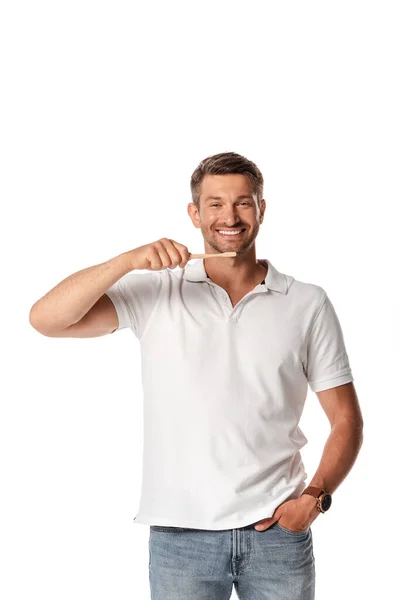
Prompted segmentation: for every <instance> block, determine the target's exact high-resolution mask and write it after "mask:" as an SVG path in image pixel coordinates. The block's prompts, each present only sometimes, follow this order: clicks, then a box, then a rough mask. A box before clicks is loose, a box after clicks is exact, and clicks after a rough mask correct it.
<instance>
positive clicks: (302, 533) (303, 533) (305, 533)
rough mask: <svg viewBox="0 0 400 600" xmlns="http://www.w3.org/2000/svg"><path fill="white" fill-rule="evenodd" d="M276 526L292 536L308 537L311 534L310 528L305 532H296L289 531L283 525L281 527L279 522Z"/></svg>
mask: <svg viewBox="0 0 400 600" xmlns="http://www.w3.org/2000/svg"><path fill="white" fill-rule="evenodd" d="M275 525H276V526H277V527H278V529H280V530H281V531H284V532H285V533H289V534H291V535H307V533H308V532H309V530H310V528H309V527H307V529H305V530H304V531H295V530H294V529H287V528H286V527H284V526H283V525H281V524H280V523H278V521H276V522H275Z"/></svg>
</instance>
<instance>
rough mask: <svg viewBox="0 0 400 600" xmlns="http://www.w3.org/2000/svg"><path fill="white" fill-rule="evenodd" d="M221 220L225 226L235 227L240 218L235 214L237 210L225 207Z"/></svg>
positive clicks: (232, 207) (233, 207)
mask: <svg viewBox="0 0 400 600" xmlns="http://www.w3.org/2000/svg"><path fill="white" fill-rule="evenodd" d="M222 220H223V222H224V224H225V225H227V226H229V227H232V226H233V225H236V223H238V222H239V221H240V217H239V215H238V214H237V209H236V208H235V206H226V207H225V208H224V213H223V215H222Z"/></svg>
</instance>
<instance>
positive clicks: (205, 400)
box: [30, 152, 363, 600]
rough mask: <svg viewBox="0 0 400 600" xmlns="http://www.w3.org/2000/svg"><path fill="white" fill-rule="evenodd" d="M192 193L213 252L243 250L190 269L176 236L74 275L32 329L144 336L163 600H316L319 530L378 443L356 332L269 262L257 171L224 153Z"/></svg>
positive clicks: (150, 471) (315, 289) (155, 575)
mask: <svg viewBox="0 0 400 600" xmlns="http://www.w3.org/2000/svg"><path fill="white" fill-rule="evenodd" d="M191 191H192V200H193V201H192V202H191V203H189V205H188V213H189V216H190V218H191V220H192V222H193V224H194V226H195V227H196V228H198V229H201V232H202V235H203V237H204V248H205V252H206V253H217V254H220V253H223V252H229V251H234V252H236V256H234V257H230V258H226V257H222V256H221V257H209V258H205V259H200V260H197V261H195V262H191V263H190V264H188V262H189V260H190V255H189V251H188V248H187V247H186V246H184V245H182V244H180V243H178V242H176V241H174V240H171V239H168V238H162V239H161V240H158V241H157V242H154V243H151V244H147V245H145V246H141V247H139V248H136V249H134V250H130V251H128V252H126V253H123V254H122V255H119V256H117V257H114V258H113V259H111V260H109V261H107V262H105V263H102V264H99V265H95V266H93V267H89V268H88V269H84V270H82V271H79V272H78V273H75V274H74V275H71V276H70V277H68V278H67V279H65V280H63V281H62V282H61V283H59V284H58V285H57V286H56V287H55V288H53V289H52V290H50V292H48V294H46V295H45V296H44V297H43V298H41V299H40V300H38V302H36V304H35V305H34V306H33V307H32V309H31V314H30V322H31V324H32V326H33V327H35V329H37V330H38V331H40V332H41V333H43V334H44V335H48V336H51V337H95V336H100V335H105V334H107V333H112V332H114V331H115V330H116V329H124V328H130V329H131V330H132V331H133V332H134V334H135V335H136V337H137V338H138V339H139V342H140V345H141V353H142V379H143V389H144V452H143V482H142V494H141V500H140V508H139V512H138V514H137V515H136V517H135V522H136V523H142V524H146V525H149V526H150V539H149V554H150V561H149V570H150V588H151V597H152V599H153V600H159V599H161V598H162V599H163V600H178V598H179V599H183V598H188V599H189V598H190V599H196V598H198V599H203V598H206V599H207V600H222V599H228V598H229V597H230V595H231V591H232V586H233V585H234V586H235V588H236V590H237V593H238V596H239V597H240V598H241V599H245V600H255V599H256V598H257V599H263V598H265V599H267V598H268V599H272V598H273V599H274V600H284V599H287V598H290V599H291V600H312V599H313V598H314V593H315V564H314V554H313V544H312V532H311V528H310V526H311V523H312V522H313V521H314V520H315V519H316V518H317V517H318V516H319V515H321V513H323V512H326V511H327V510H328V509H329V507H330V505H331V501H332V498H331V495H332V493H333V492H334V491H335V489H336V488H337V487H338V486H339V484H340V483H341V481H343V479H344V478H345V477H346V475H347V474H348V472H349V471H350V469H351V467H352V465H353V464H354V462H355V459H356V457H357V454H358V452H359V449H360V447H361V444H362V429H363V421H362V416H361V411H360V407H359V403H358V399H357V395H356V392H355V389H354V385H353V376H352V373H351V369H350V365H349V360H348V356H347V353H346V348H345V344H344V339H343V334H342V330H341V327H340V324H339V321H338V318H337V315H336V313H335V310H334V308H333V306H332V303H331V302H330V300H329V298H328V296H327V294H326V292H325V291H324V290H323V288H321V287H320V286H318V285H316V284H311V283H304V282H301V281H298V280H296V279H295V278H294V277H293V276H291V275H285V274H283V273H281V272H280V271H278V269H277V268H276V267H275V266H274V265H272V264H271V261H269V260H268V259H257V258H256V249H255V240H256V237H257V235H258V232H259V228H260V225H261V224H262V222H263V219H264V215H265V208H266V203H265V200H264V199H263V198H262V195H263V177H262V174H261V172H260V171H259V169H258V168H257V166H256V165H255V164H254V163H252V162H251V161H249V160H247V159H246V158H245V157H243V156H240V155H238V154H236V153H233V152H228V153H221V154H217V155H214V156H211V157H208V158H207V159H205V160H204V161H202V162H201V163H200V164H199V166H198V167H197V168H196V170H195V171H194V173H193V175H192V178H191ZM177 266H179V267H180V268H181V270H177V271H175V270H173V269H175V267H177ZM139 270H146V271H150V272H147V273H141V274H140V273H135V271H139ZM308 385H309V386H310V388H311V390H312V391H313V392H315V393H316V394H317V396H318V399H319V401H320V403H321V406H322V408H323V410H324V411H325V412H326V415H327V417H328V419H329V421H330V424H331V432H330V435H329V438H328V440H327V442H326V445H325V447H324V452H323V455H322V458H321V462H320V464H319V467H318V470H317V472H316V473H315V475H314V477H313V478H312V479H311V481H310V483H309V485H308V486H307V485H306V484H305V478H306V473H305V470H304V465H303V463H302V460H301V455H300V449H301V448H302V447H303V446H304V445H305V444H306V442H307V439H306V438H305V436H304V435H303V433H302V432H301V430H300V428H299V427H298V422H299V420H300V417H301V414H302V410H303V407H304V403H305V399H306V395H307V390H308ZM323 518H324V517H323Z"/></svg>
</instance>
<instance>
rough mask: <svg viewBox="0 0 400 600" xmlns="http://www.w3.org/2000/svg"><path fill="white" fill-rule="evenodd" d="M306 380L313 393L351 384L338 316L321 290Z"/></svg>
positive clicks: (310, 339)
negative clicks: (321, 296) (320, 302)
mask: <svg viewBox="0 0 400 600" xmlns="http://www.w3.org/2000/svg"><path fill="white" fill-rule="evenodd" d="M306 362H307V364H306V369H305V372H306V377H307V380H308V384H309V386H310V388H311V390H312V391H313V392H322V391H323V390H327V389H329V388H333V387H337V386H338V385H343V384H344V383H349V382H351V381H354V378H353V375H352V372H351V368H350V364H349V358H348V355H347V352H346V347H345V343H344V339H343V332H342V328H341V326H340V323H339V319H338V316H337V314H336V312H335V309H334V307H333V305H332V302H331V301H330V299H329V298H328V296H327V294H326V292H325V291H324V299H323V301H322V305H321V308H320V310H319V312H318V314H317V315H316V318H315V320H314V322H313V325H312V328H311V331H310V333H309V336H308V340H307V361H306Z"/></svg>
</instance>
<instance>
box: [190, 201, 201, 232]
mask: <svg viewBox="0 0 400 600" xmlns="http://www.w3.org/2000/svg"><path fill="white" fill-rule="evenodd" d="M187 211H188V215H189V217H190V218H191V220H192V223H193V225H194V226H195V227H196V228H197V229H200V227H201V224H200V214H199V209H198V208H197V206H196V205H195V204H194V202H189V204H188V206H187Z"/></svg>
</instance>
